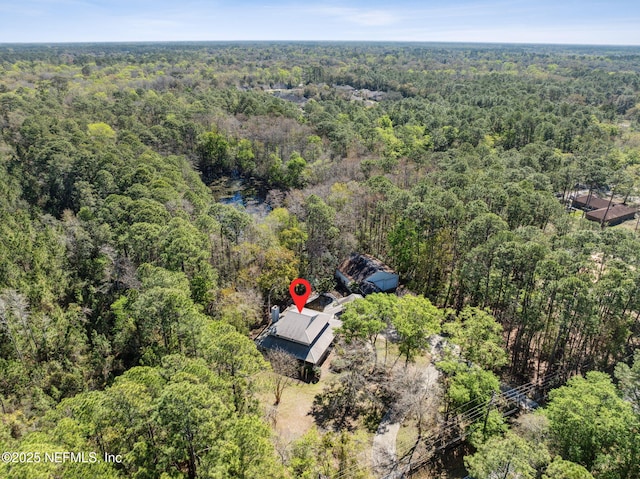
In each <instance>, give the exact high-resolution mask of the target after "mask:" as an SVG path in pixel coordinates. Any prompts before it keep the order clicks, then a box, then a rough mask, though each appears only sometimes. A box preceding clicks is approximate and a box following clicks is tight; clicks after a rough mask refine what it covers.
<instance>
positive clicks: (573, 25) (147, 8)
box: [0, 0, 640, 45]
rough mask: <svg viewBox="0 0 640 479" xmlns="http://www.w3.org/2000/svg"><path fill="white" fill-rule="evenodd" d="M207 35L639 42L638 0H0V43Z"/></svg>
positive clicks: (205, 37)
mask: <svg viewBox="0 0 640 479" xmlns="http://www.w3.org/2000/svg"><path fill="white" fill-rule="evenodd" d="M207 40H209V41H220V40H230V41H234V40H319V41H323V40H324V41H331V40H350V41H434V42H438V41H439V42H491V43H559V44H590V45H640V2H638V1H635V2H634V1H627V0H612V1H609V2H607V1H595V0H584V1H577V0H569V1H562V0H556V1H552V0H540V1H538V2H533V1H530V0H528V1H501V0H485V1H483V0H451V1H446V0H435V1H429V0H427V1H423V2H417V1H414V0H398V1H396V2H394V3H391V2H389V1H385V2H383V1H379V0H370V1H366V2H365V1H362V0H350V1H327V2H312V3H302V2H293V1H290V0H262V1H254V0H249V1H236V2H233V1H228V0H214V1H203V0H182V1H179V2H176V1H169V0H155V1H154V0H112V1H106V0H20V3H19V4H18V3H16V0H13V1H11V2H10V1H7V0H0V43H12V42H20V43H25V42H45V43H46V42H101V41H109V42H118V41H207Z"/></svg>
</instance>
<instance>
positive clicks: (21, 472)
mask: <svg viewBox="0 0 640 479" xmlns="http://www.w3.org/2000/svg"><path fill="white" fill-rule="evenodd" d="M228 179H236V180H240V181H241V182H242V183H243V184H245V185H250V186H253V187H254V188H255V190H256V195H255V196H256V198H257V201H259V202H261V203H264V205H266V213H264V214H255V213H252V212H250V211H249V209H247V208H244V207H243V206H239V205H237V204H235V203H233V202H228V201H219V199H220V198H219V197H218V196H217V195H216V194H215V185H219V183H220V182H221V181H222V182H223V183H224V182H225V181H227V180H228ZM639 188H640V51H639V50H638V49H637V48H632V47H595V46H594V47H590V46H553V45H482V44H444V43H443V44H417V43H406V44H405V43H316V42H305V43H278V42H270V43H256V42H244V43H175V44H169V43H166V44H165V43H131V44H124V43H114V44H54V45H28V44H24V45H17V44H16V45H0V405H1V407H2V422H1V423H0V443H1V444H2V445H3V450H7V451H43V452H44V451H56V450H58V451H63V450H95V451H101V453H104V452H108V453H113V454H120V455H122V456H123V458H124V459H123V461H122V462H121V463H117V464H108V463H104V462H102V461H100V462H97V463H95V464H89V465H87V464H73V463H63V464H50V463H49V464H45V463H40V464H14V463H11V462H5V463H4V464H0V476H2V477H11V478H36V477H43V478H44V477H65V478H76V477H77V478H81V477H88V476H87V474H89V472H88V471H90V475H91V477H96V478H103V477H104V478H107V477H108V478H112V477H113V478H116V477H137V478H152V477H166V478H168V477H189V478H195V477H243V478H263V477H317V475H318V474H324V475H325V477H366V474H367V471H366V468H365V467H364V466H362V465H358V464H353V463H350V462H349V460H351V459H348V458H351V457H353V456H354V454H353V451H354V450H355V449H357V443H358V440H354V439H351V438H350V436H349V435H348V434H345V433H344V429H341V428H339V427H338V428H337V429H338V430H337V431H329V432H324V433H323V434H320V433H318V432H317V431H315V432H313V431H312V432H310V433H308V434H306V435H305V436H304V437H302V438H301V439H300V440H299V441H298V442H295V443H293V444H291V445H289V447H288V448H287V449H286V451H284V452H283V449H282V447H279V446H278V445H277V444H276V445H274V440H273V431H272V429H271V428H270V427H269V423H268V421H267V419H266V418H265V414H264V408H263V407H262V406H261V405H260V390H261V389H262V388H264V384H262V380H261V378H263V377H264V376H265V374H266V373H267V372H268V371H269V369H270V368H272V366H270V365H269V362H267V361H265V359H264V358H263V356H262V354H261V353H260V352H259V351H258V350H257V349H256V346H255V344H254V343H253V341H251V339H250V333H251V332H252V331H254V330H255V329H256V328H259V327H260V326H261V325H264V324H265V322H266V320H267V315H266V311H267V309H268V307H269V306H271V305H272V304H280V305H283V306H284V305H286V304H287V301H288V286H289V283H290V282H291V280H293V279H294V278H296V277H299V276H301V277H305V278H307V279H309V280H310V281H311V283H312V284H313V287H314V289H315V290H318V291H331V290H333V289H334V288H335V287H336V284H335V279H334V272H335V269H336V267H337V265H338V264H339V263H340V262H341V261H342V259H344V258H345V257H347V256H348V255H349V253H351V252H353V251H362V252H366V253H369V254H372V255H374V256H376V257H378V258H381V259H382V260H384V261H385V262H387V263H388V264H389V265H390V266H392V267H393V268H395V270H396V271H398V273H399V274H400V277H401V283H402V284H403V287H402V289H401V292H402V293H407V294H406V295H404V296H403V297H401V298H397V297H396V296H393V295H391V296H390V297H389V298H386V299H383V298H381V297H378V298H376V297H375V295H374V296H372V297H370V298H373V299H370V298H367V299H365V300H364V301H365V302H363V303H361V304H360V306H357V307H353V309H348V310H347V312H345V327H344V329H343V330H342V333H341V335H342V338H343V340H345V341H353V342H355V343H358V344H360V345H361V346H362V347H363V351H365V353H366V350H367V348H369V349H371V350H372V351H374V352H375V351H376V347H377V346H376V339H377V336H378V334H382V333H383V331H384V330H385V328H391V330H393V331H395V334H394V338H395V341H396V342H397V349H398V352H399V355H400V356H401V357H402V360H403V362H405V364H407V365H408V364H409V363H411V362H412V361H414V360H415V359H416V357H419V356H420V355H424V352H425V351H426V350H427V349H428V344H429V343H428V337H429V336H430V335H431V334H433V333H436V332H443V334H444V335H445V336H446V337H448V338H450V340H451V342H452V343H453V344H456V345H458V346H457V351H458V355H461V356H460V357H457V358H456V355H455V354H453V353H451V354H450V355H449V356H447V357H445V358H443V361H442V362H441V363H440V365H439V368H440V370H441V371H442V376H443V380H442V383H443V384H442V387H443V388H444V393H443V398H444V399H443V403H442V405H441V411H442V413H443V414H452V411H460V410H464V409H465V405H466V404H469V402H470V401H478V402H482V401H489V400H490V399H491V398H492V394H494V395H495V392H496V390H497V388H498V385H499V379H501V380H503V381H506V382H509V383H526V382H527V381H531V380H533V381H535V380H538V379H539V378H544V377H548V376H549V375H550V374H553V375H554V376H553V377H554V378H555V379H556V380H557V381H556V382H554V383H553V384H547V389H549V388H551V387H555V386H561V385H562V384H564V382H565V381H566V380H569V381H568V382H567V383H566V385H563V386H562V387H560V388H559V389H555V390H553V391H552V392H551V393H550V394H549V396H548V405H547V406H546V407H545V408H544V411H543V412H542V414H538V415H536V416H535V419H530V421H534V422H535V421H537V422H536V424H537V425H532V424H530V423H526V421H521V422H520V423H518V424H515V425H514V427H513V428H511V430H509V431H508V432H506V433H505V432H504V431H505V430H506V429H507V425H506V424H504V423H502V422H500V419H499V418H497V417H494V416H495V415H490V414H489V413H488V412H487V416H486V418H482V419H484V427H483V428H482V434H479V433H478V429H477V428H476V429H475V430H474V431H475V432H474V433H473V434H472V435H471V437H472V447H473V448H474V449H473V451H475V454H474V455H470V456H469V458H468V459H467V468H468V470H469V471H471V473H472V474H473V475H474V477H476V478H477V479H482V478H485V477H494V476H492V475H491V474H494V473H496V471H499V473H500V474H503V475H504V477H548V478H563V477H584V478H588V477H592V476H593V477H596V478H600V477H602V478H605V477H606V478H620V479H622V478H633V477H640V471H639V469H640V466H639V464H640V459H638V458H639V457H640V456H639V454H640V443H639V442H638V434H637V431H638V424H639V423H638V421H639V418H640V416H639V410H638V397H637V396H638V394H637V391H638V388H639V382H638V381H639V378H640V374H639V373H638V368H639V367H640V358H636V361H635V362H633V359H632V358H633V353H634V351H635V350H636V348H637V346H638V341H639V339H640V322H639V318H640V240H639V239H638V233H637V224H636V222H635V221H628V222H626V223H623V224H621V225H616V226H613V225H608V224H607V223H604V222H601V223H598V222H590V221H588V220H587V219H585V218H584V217H583V214H582V212H581V211H576V210H572V209H571V208H570V204H571V198H572V197H574V196H576V195H580V194H587V195H590V196H595V197H601V198H604V199H606V200H610V202H613V201H615V202H617V203H625V204H627V205H630V206H634V207H635V206H638V205H639V204H640V192H639ZM412 294H415V295H417V296H415V297H414V296H412ZM390 298H395V299H390ZM408 312H410V313H408ZM387 331H388V329H387ZM477 338H483V341H477ZM385 344H386V342H385ZM347 349H349V348H347ZM454 349H455V348H454ZM365 353H363V354H365ZM354 354H355V353H354ZM363 357H365V358H368V359H366V360H365V359H363ZM462 358H465V360H462ZM342 360H343V362H345V364H350V365H351V370H350V371H351V372H349V373H348V374H349V375H348V376H343V378H346V379H345V380H344V381H343V382H342V383H337V384H336V385H335V388H337V389H335V390H334V391H333V392H334V393H336V394H337V396H336V397H338V398H339V399H340V400H341V401H345V402H344V403H341V404H342V406H341V407H342V409H341V411H342V412H343V413H344V416H343V417H346V416H348V413H349V414H351V412H353V411H355V410H357V409H358V408H357V407H352V406H354V404H361V403H362V404H364V403H366V404H369V403H371V404H373V403H375V404H382V405H388V401H390V400H391V399H390V398H392V396H393V394H391V393H390V392H389V391H390V389H388V388H387V389H385V387H382V386H380V387H377V386H376V387H375V388H369V389H367V387H365V386H362V388H361V389H360V390H356V389H355V386H354V384H356V383H358V381H362V384H378V383H376V381H379V376H380V374H378V372H379V371H381V370H384V368H385V367H387V364H386V357H385V362H384V363H383V361H382V360H380V358H378V357H377V356H376V357H373V358H371V357H369V356H366V354H365V356H353V357H350V356H349V353H344V357H343V358H342ZM367 364H370V370H368V371H364V370H362V371H360V369H358V365H360V366H362V365H367ZM362 367H365V366H362ZM366 367H369V366H366ZM380 368H382V369H380ZM347 369H349V368H347ZM359 371H360V372H361V373H362V374H360V372H359ZM598 371H599V372H598ZM614 371H615V374H614ZM374 372H376V374H374ZM587 372H589V373H588V374H587ZM381 374H382V373H381ZM577 374H585V376H584V377H582V376H580V375H578V376H575V375H577ZM383 375H384V374H383ZM572 376H574V377H573V378H572V379H569V378H571V377H572ZM376 378H377V379H376ZM612 378H614V379H612ZM358 384H359V383H358ZM340 388H342V389H340ZM392 389H393V388H391V390H392ZM344 391H350V394H346V393H344ZM367 391H368V392H367ZM371 391H373V392H371ZM385 391H386V392H385ZM365 392H367V394H364V393H365ZM369 393H371V394H369ZM376 395H377V396H376ZM576 397H579V398H582V399H581V400H586V399H585V398H588V400H589V401H590V402H589V404H590V407H585V408H584V409H579V410H576V409H575V404H576V403H579V402H580V401H579V400H578V399H576ZM394 400H397V398H395V399H394ZM376 401H378V402H377V403H376ZM385 401H386V402H385ZM332 404H333V405H334V406H335V404H338V403H332ZM376 408H379V407H378V406H376ZM436 408H437V407H436ZM382 409H384V408H382ZM382 409H381V410H382ZM569 411H572V412H573V414H575V415H578V416H580V418H579V419H580V420H576V418H575V417H569V416H571V415H570V414H569ZM598 411H603V413H602V414H598V413H597V412H598ZM605 412H606V414H605ZM594 415H595V416H594ZM420 424H421V423H420ZM534 426H535V427H534ZM354 437H355V436H354ZM249 438H250V439H249ZM537 443H544V448H543V449H544V450H542V449H541V450H539V451H538V453H539V454H538V455H533V454H532V452H531V451H532V450H533V449H534V448H535V444H537ZM505 464H507V466H506V469H504V467H505ZM571 471H573V472H571ZM543 473H544V474H545V476H541V474H543ZM508 474H513V475H511V476H510V475H508ZM515 474H521V475H519V476H516V475H515ZM570 474H574V475H570ZM501 477H502V476H501Z"/></svg>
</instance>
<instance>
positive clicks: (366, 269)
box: [336, 253, 399, 294]
mask: <svg viewBox="0 0 640 479" xmlns="http://www.w3.org/2000/svg"><path fill="white" fill-rule="evenodd" d="M336 276H337V277H338V279H339V280H340V282H341V283H342V284H343V285H344V286H345V287H346V288H349V287H350V286H351V285H352V284H356V285H357V286H358V288H359V289H360V292H362V293H363V294H370V293H375V292H387V291H393V290H395V289H396V288H397V287H398V281H399V276H398V274H397V273H396V272H395V271H394V270H393V269H392V268H390V267H389V266H387V265H386V264H384V263H383V262H382V261H380V260H379V259H377V258H374V257H373V256H370V255H368V254H363V253H352V254H351V255H350V256H349V257H348V258H347V259H345V260H344V261H343V262H342V264H340V266H338V269H337V271H336Z"/></svg>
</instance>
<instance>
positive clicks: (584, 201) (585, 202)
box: [572, 194, 609, 211]
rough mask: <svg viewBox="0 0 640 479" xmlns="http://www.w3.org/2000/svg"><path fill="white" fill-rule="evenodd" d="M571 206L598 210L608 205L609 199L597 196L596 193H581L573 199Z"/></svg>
mask: <svg viewBox="0 0 640 479" xmlns="http://www.w3.org/2000/svg"><path fill="white" fill-rule="evenodd" d="M572 206H573V207H574V208H580V209H581V210H587V211H590V210H598V209H600V208H606V207H607V206H609V200H605V199H602V198H598V197H597V196H596V195H594V194H591V195H582V196H577V197H576V198H574V199H573V204H572Z"/></svg>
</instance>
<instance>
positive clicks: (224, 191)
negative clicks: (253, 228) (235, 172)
mask: <svg viewBox="0 0 640 479" xmlns="http://www.w3.org/2000/svg"><path fill="white" fill-rule="evenodd" d="M209 188H210V189H211V192H212V193H213V197H214V198H215V199H216V201H219V202H220V203H224V204H226V205H242V206H244V208H245V209H246V211H247V213H249V214H251V215H253V216H257V217H259V218H264V217H265V216H267V214H269V211H271V207H270V206H269V205H268V204H267V203H266V197H267V188H266V187H265V185H264V184H263V183H262V182H260V181H259V180H256V179H255V178H248V179H245V178H236V177H231V176H223V177H220V178H217V179H215V180H214V181H213V182H211V183H210V184H209Z"/></svg>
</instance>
